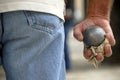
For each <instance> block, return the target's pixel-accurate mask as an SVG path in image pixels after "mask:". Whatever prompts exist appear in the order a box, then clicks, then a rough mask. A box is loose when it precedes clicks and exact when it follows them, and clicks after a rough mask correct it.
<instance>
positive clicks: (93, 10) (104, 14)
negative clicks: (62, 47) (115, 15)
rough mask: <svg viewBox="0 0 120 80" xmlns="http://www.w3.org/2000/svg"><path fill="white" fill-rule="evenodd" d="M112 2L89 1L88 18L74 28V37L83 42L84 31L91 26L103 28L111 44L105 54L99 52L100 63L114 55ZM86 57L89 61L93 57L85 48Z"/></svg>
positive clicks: (105, 0)
mask: <svg viewBox="0 0 120 80" xmlns="http://www.w3.org/2000/svg"><path fill="white" fill-rule="evenodd" d="M112 2H113V1H112V0H89V2H88V11H87V17H86V19H85V20H83V21H82V22H80V23H78V24H77V25H76V26H75V27H74V31H73V32H74V37H75V38H76V39H77V40H79V41H83V38H84V37H83V34H82V33H83V32H84V30H85V29H86V28H87V27H89V26H91V25H98V26H101V28H103V29H104V30H105V32H106V37H107V38H108V40H109V44H106V45H105V46H104V53H101V52H98V55H97V56H96V59H97V61H98V62H102V61H103V60H104V57H110V56H111V55H112V49H111V46H114V45H115V38H114V35H113V32H112V29H111V26H110V11H111V4H112ZM83 53H84V57H85V58H86V59H89V58H90V56H91V55H92V52H91V50H90V49H87V48H84V51H83Z"/></svg>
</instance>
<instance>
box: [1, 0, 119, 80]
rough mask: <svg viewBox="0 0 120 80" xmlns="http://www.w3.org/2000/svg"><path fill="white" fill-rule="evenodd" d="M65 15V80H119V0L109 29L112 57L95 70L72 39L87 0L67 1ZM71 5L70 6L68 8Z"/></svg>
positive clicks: (81, 18)
mask: <svg viewBox="0 0 120 80" xmlns="http://www.w3.org/2000/svg"><path fill="white" fill-rule="evenodd" d="M66 4H67V8H66V15H65V20H66V22H65V34H66V42H65V61H66V69H67V72H66V75H67V76H66V77H67V80H120V77H119V76H120V49H119V48H120V37H119V35H120V28H119V27H120V20H119V19H120V15H119V14H120V10H119V9H120V0H115V2H114V4H113V9H112V12H111V27H112V29H113V33H114V36H115V39H116V45H115V46H114V47H112V50H113V55H112V56H111V57H110V58H105V60H104V61H103V63H101V64H100V65H99V68H98V69H95V68H94V66H93V65H91V64H90V63H89V62H88V61H87V60H86V59H84V57H83V43H82V42H79V41H77V40H76V39H75V38H74V37H73V31H72V28H73V26H74V25H75V24H77V23H78V22H81V21H82V20H83V19H84V18H85V16H86V8H87V0H68V1H67V2H66ZM70 5H72V6H70ZM0 80H6V79H5V73H4V70H3V68H2V66H0Z"/></svg>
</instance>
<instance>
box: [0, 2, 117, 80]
mask: <svg viewBox="0 0 120 80" xmlns="http://www.w3.org/2000/svg"><path fill="white" fill-rule="evenodd" d="M109 3H110V0H90V2H89V4H90V5H89V9H88V10H89V11H88V17H87V19H86V20H85V21H84V22H82V23H80V24H78V25H77V26H76V27H75V30H74V34H75V37H76V38H77V39H78V40H83V37H82V34H81V33H82V32H83V31H84V29H85V28H86V27H87V26H90V25H95V24H96V25H101V26H102V28H103V29H104V30H105V31H106V33H107V37H108V39H109V41H110V44H111V45H114V44H115V40H114V37H113V34H112V31H111V28H110V26H109V13H108V11H109V9H110V8H109ZM96 4H97V5H96ZM101 8H102V9H103V8H104V9H103V11H101ZM99 10H100V11H99ZM63 11H64V1H63V0H0V45H1V48H2V53H1V59H2V66H3V68H4V70H5V74H6V79H7V80H65V67H64V52H63V51H64V29H63V20H64V19H63V17H64V16H63ZM96 11H98V13H96ZM93 15H94V16H93ZM99 22H100V23H99ZM103 23H104V24H103ZM81 25H82V26H81ZM105 52H106V53H105V55H106V56H110V55H111V48H110V45H109V44H107V45H106V48H105ZM89 55H90V53H89V50H87V51H85V57H86V58H88V57H89ZM97 57H98V58H97V60H98V61H102V60H103V56H102V55H100V54H99V55H98V56H97Z"/></svg>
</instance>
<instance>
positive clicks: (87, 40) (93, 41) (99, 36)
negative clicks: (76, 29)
mask: <svg viewBox="0 0 120 80" xmlns="http://www.w3.org/2000/svg"><path fill="white" fill-rule="evenodd" d="M83 36H84V44H85V45H86V46H87V47H91V46H99V45H100V44H101V43H102V42H103V41H104V40H105V36H106V34H105V31H104V30H103V29H102V28H101V27H99V26H90V27H88V28H87V29H86V30H85V31H84V32H83Z"/></svg>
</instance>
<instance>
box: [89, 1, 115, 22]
mask: <svg viewBox="0 0 120 80" xmlns="http://www.w3.org/2000/svg"><path fill="white" fill-rule="evenodd" d="M112 3H113V0H89V2H88V12H87V17H88V18H90V17H91V18H92V17H100V18H103V19H107V20H110V11H111V6H112Z"/></svg>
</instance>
